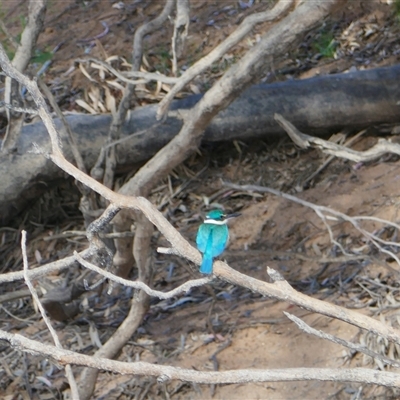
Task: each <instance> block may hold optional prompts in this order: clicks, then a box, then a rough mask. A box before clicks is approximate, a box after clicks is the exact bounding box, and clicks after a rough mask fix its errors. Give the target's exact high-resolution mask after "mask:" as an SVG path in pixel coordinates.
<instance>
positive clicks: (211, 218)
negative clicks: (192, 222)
mask: <svg viewBox="0 0 400 400" xmlns="http://www.w3.org/2000/svg"><path fill="white" fill-rule="evenodd" d="M239 215H240V214H238V213H235V214H228V215H225V214H224V212H223V211H221V210H213V211H210V212H209V213H208V214H207V215H206V218H205V220H204V223H203V224H201V225H200V227H199V230H198V232H197V237H196V244H197V248H198V249H199V250H200V251H201V252H202V253H203V261H202V263H201V267H200V272H201V273H202V274H211V273H212V266H213V258H214V257H218V256H219V255H220V254H221V253H222V252H223V251H224V250H225V247H226V245H227V244H228V240H229V231H228V226H227V222H228V220H229V219H230V218H235V217H238V216H239Z"/></svg>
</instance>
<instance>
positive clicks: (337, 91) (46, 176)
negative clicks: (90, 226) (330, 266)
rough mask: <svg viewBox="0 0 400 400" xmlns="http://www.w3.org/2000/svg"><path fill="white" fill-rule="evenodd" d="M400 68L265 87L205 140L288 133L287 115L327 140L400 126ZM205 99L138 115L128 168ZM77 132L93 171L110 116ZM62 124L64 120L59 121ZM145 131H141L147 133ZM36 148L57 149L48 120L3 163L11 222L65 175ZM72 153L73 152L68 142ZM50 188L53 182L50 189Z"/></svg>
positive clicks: (124, 160)
mask: <svg viewBox="0 0 400 400" xmlns="http://www.w3.org/2000/svg"><path fill="white" fill-rule="evenodd" d="M399 81H400V66H394V67H390V68H379V69H373V70H369V71H358V72H352V73H347V74H337V75H328V76H323V77H316V78H311V79H305V80H299V81H294V80H293V81H286V82H279V83H274V84H269V85H257V86H253V87H251V88H250V89H249V90H247V91H245V92H244V93H243V95H242V96H241V97H240V98H239V99H237V100H236V101H235V102H233V103H232V104H231V105H230V106H229V107H228V108H227V109H226V110H224V111H223V112H221V113H220V114H218V116H217V117H215V118H214V120H213V121H212V123H211V124H210V126H209V127H208V128H207V130H206V133H205V136H204V140H205V141H209V142H214V141H224V140H232V139H241V140H247V139H251V138H255V137H258V138H267V137H274V136H279V135H282V134H284V132H283V130H282V128H280V126H279V125H278V124H277V123H276V121H275V120H274V114H275V113H279V114H282V115H283V116H284V117H285V118H286V119H287V120H289V121H290V122H292V123H293V124H294V125H295V126H296V127H297V128H299V129H300V130H302V131H304V132H306V133H310V134H314V135H317V136H323V135H326V134H328V133H330V132H334V131H337V130H340V129H342V128H344V127H346V128H354V129H361V128H364V127H367V126H370V125H372V124H380V123H400V106H399V104H398V102H399V99H400V88H399V86H398V82H399ZM200 97H201V96H191V97H188V98H186V99H184V100H179V101H175V102H174V103H173V105H172V109H171V111H172V112H170V114H169V117H168V118H167V120H166V121H164V122H163V123H162V124H160V123H158V122H157V121H156V119H155V114H156V110H157V105H151V106H146V107H142V108H138V109H136V110H134V111H133V112H131V113H130V115H129V117H128V119H127V121H126V123H125V126H124V131H123V134H124V136H125V137H128V136H129V135H131V134H133V133H135V132H138V133H137V134H136V135H135V136H133V137H131V138H129V139H127V140H126V141H124V142H123V145H120V146H118V147H117V149H118V151H117V153H118V160H119V162H120V165H121V166H123V165H132V164H134V163H141V162H144V161H146V160H147V159H149V158H150V157H151V156H152V155H154V154H155V152H157V151H158V150H159V149H160V148H162V147H163V146H164V145H165V144H166V143H168V142H169V141H170V140H171V139H172V137H174V136H175V135H176V134H177V133H178V132H179V130H180V128H181V125H182V123H181V121H180V119H179V110H181V111H180V112H188V111H185V110H189V109H190V108H191V107H193V105H194V104H196V103H197V101H198V100H199V99H200ZM67 121H68V123H69V124H70V126H71V128H72V130H73V132H74V133H75V135H76V138H77V142H78V145H79V150H80V151H81V153H82V155H83V158H84V160H85V162H86V166H87V168H88V169H90V168H91V167H92V166H93V163H94V162H95V160H96V159H97V155H98V152H99V151H100V148H101V146H102V145H103V143H104V140H105V138H106V136H107V133H108V127H109V125H110V123H111V116H110V115H98V116H92V115H70V116H67ZM56 124H57V126H60V122H59V121H56ZM143 130H145V132H142V133H140V131H143ZM32 143H36V144H37V145H38V146H39V148H40V149H41V150H42V151H43V152H44V153H46V152H49V151H50V146H49V138H48V134H47V132H46V130H45V128H44V126H43V124H42V123H41V122H38V123H35V124H30V125H26V126H24V127H23V130H22V133H21V136H20V141H19V143H18V153H17V154H16V155H13V156H11V157H10V156H5V155H3V156H2V157H1V158H0V176H1V177H2V179H1V180H0V193H1V194H2V196H1V198H0V219H1V221H2V224H6V223H7V222H8V221H9V220H10V219H11V218H12V217H14V216H15V215H16V214H17V213H18V212H20V211H21V210H22V209H23V208H24V207H25V206H26V205H27V204H29V202H31V201H32V200H34V199H36V198H37V196H38V195H40V194H41V193H42V192H43V191H44V190H46V188H47V187H48V186H49V185H50V184H51V183H52V182H53V181H56V180H57V179H59V178H61V177H63V176H64V173H63V172H62V171H60V170H59V169H58V168H57V167H56V166H55V165H54V164H52V163H51V162H50V161H48V160H47V159H46V158H45V157H44V156H43V155H40V154H34V153H29V151H30V150H32ZM64 152H65V154H66V156H67V158H68V159H70V160H72V153H71V150H70V148H69V146H68V144H67V142H66V141H65V140H64ZM44 183H46V184H47V185H45V184H44Z"/></svg>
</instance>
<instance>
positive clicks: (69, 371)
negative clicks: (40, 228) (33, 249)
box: [21, 230, 79, 400]
mask: <svg viewBox="0 0 400 400" xmlns="http://www.w3.org/2000/svg"><path fill="white" fill-rule="evenodd" d="M21 250H22V260H23V264H24V279H25V283H26V286H28V289H29V291H30V292H31V294H32V297H33V301H34V302H35V303H36V305H37V306H38V308H39V311H40V314H41V315H42V318H43V320H44V322H45V324H46V326H47V329H48V330H49V332H50V334H51V336H52V337H53V340H54V343H55V344H56V346H57V348H58V349H62V345H61V342H60V339H59V338H58V335H57V332H56V331H55V329H54V328H53V326H52V325H51V322H50V319H49V318H48V317H47V314H46V310H45V309H44V307H43V305H42V303H41V301H40V299H39V296H38V294H37V293H36V290H35V288H34V287H33V285H32V282H31V281H30V279H29V275H28V273H27V272H28V256H27V253H26V231H24V230H23V231H22V237H21ZM65 372H66V375H67V379H68V383H69V386H70V388H71V394H72V398H73V399H77V400H79V392H78V386H77V385H76V382H75V378H74V374H73V372H72V368H71V365H70V364H66V365H65Z"/></svg>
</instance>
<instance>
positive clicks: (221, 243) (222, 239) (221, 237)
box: [206, 225, 229, 258]
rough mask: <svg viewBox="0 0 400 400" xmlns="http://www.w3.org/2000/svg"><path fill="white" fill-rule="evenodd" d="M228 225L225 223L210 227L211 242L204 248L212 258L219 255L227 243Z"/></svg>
mask: <svg viewBox="0 0 400 400" xmlns="http://www.w3.org/2000/svg"><path fill="white" fill-rule="evenodd" d="M228 237H229V233H228V227H227V226H226V225H216V226H213V229H212V243H211V244H210V245H209V246H210V248H208V249H206V252H208V254H210V256H211V257H212V258H214V257H217V256H219V255H220V254H221V253H222V252H223V251H224V250H225V247H226V244H227V243H228Z"/></svg>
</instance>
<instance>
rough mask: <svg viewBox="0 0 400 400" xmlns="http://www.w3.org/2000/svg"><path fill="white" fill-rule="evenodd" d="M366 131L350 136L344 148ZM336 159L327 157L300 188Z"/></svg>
mask: <svg viewBox="0 0 400 400" xmlns="http://www.w3.org/2000/svg"><path fill="white" fill-rule="evenodd" d="M366 131H367V130H366V129H363V130H362V131H360V132H358V133H357V134H356V135H354V136H352V137H351V138H350V139H349V140H348V141H347V142H346V143H345V144H344V146H346V147H348V146H350V145H352V144H353V143H354V142H355V141H356V140H357V139H358V138H359V137H361V136H362V135H364V133H365V132H366ZM335 158H336V157H335V156H329V157H328V158H327V159H326V160H325V161H324V163H323V164H322V165H321V166H319V167H318V168H317V170H316V171H314V172H313V173H312V174H311V175H310V176H309V177H308V178H307V179H305V180H304V182H303V183H302V187H304V186H305V185H307V183H308V182H310V181H311V180H313V179H314V178H315V177H316V176H317V175H318V174H319V173H320V172H321V171H323V170H324V169H325V168H326V167H327V166H328V165H329V164H330V163H331V162H332V161H333V160H334V159H335Z"/></svg>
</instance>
